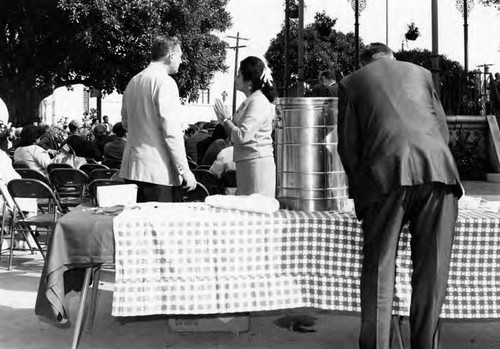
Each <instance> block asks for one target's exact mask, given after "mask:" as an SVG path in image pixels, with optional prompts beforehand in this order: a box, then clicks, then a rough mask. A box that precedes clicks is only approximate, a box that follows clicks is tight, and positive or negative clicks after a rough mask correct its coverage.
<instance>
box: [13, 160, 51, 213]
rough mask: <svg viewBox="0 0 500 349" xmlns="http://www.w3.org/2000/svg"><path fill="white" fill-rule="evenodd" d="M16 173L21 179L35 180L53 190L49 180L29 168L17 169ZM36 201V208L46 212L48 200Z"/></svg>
mask: <svg viewBox="0 0 500 349" xmlns="http://www.w3.org/2000/svg"><path fill="white" fill-rule="evenodd" d="M16 172H17V173H19V174H20V175H21V177H22V178H26V179H37V180H39V181H41V182H43V183H45V184H47V185H48V186H49V187H50V189H52V190H53V189H54V188H52V184H51V183H50V180H49V178H48V177H46V176H45V175H43V174H42V173H40V172H38V171H37V170H33V169H31V168H17V169H16ZM37 201H38V207H39V208H40V209H41V210H43V211H46V210H47V208H48V204H49V202H48V200H37Z"/></svg>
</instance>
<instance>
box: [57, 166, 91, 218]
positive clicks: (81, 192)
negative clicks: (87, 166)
mask: <svg viewBox="0 0 500 349" xmlns="http://www.w3.org/2000/svg"><path fill="white" fill-rule="evenodd" d="M49 179H50V183H52V185H53V187H54V189H55V192H56V195H57V196H58V197H59V202H60V204H61V206H62V207H63V208H64V209H65V210H66V211H67V210H68V209H69V208H70V207H75V206H78V205H80V204H81V203H82V202H84V201H85V200H86V199H85V197H84V196H85V194H86V186H87V184H88V183H89V177H88V176H87V175H86V174H85V172H83V171H81V170H77V169H76V168H56V169H54V170H52V171H50V172H49Z"/></svg>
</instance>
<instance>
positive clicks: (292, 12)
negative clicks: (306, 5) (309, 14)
mask: <svg viewBox="0 0 500 349" xmlns="http://www.w3.org/2000/svg"><path fill="white" fill-rule="evenodd" d="M288 16H289V17H290V18H292V19H297V18H299V5H297V4H296V3H295V2H294V3H292V4H290V6H289V7H288Z"/></svg>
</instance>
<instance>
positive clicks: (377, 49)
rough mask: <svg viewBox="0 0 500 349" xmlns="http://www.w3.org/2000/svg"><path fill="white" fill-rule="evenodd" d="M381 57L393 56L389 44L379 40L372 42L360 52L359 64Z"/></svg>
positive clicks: (365, 63)
mask: <svg viewBox="0 0 500 349" xmlns="http://www.w3.org/2000/svg"><path fill="white" fill-rule="evenodd" d="M382 57H387V58H394V55H393V54H392V50H391V49H390V48H389V46H387V45H385V44H382V43H380V42H374V43H371V44H369V45H368V46H366V47H365V49H364V50H363V52H361V56H360V63H361V65H367V64H368V63H370V62H372V61H374V60H375V59H377V58H382Z"/></svg>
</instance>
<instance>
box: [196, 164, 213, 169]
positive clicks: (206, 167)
mask: <svg viewBox="0 0 500 349" xmlns="http://www.w3.org/2000/svg"><path fill="white" fill-rule="evenodd" d="M210 167H211V166H210V165H199V166H198V167H197V168H196V169H197V170H210Z"/></svg>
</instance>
